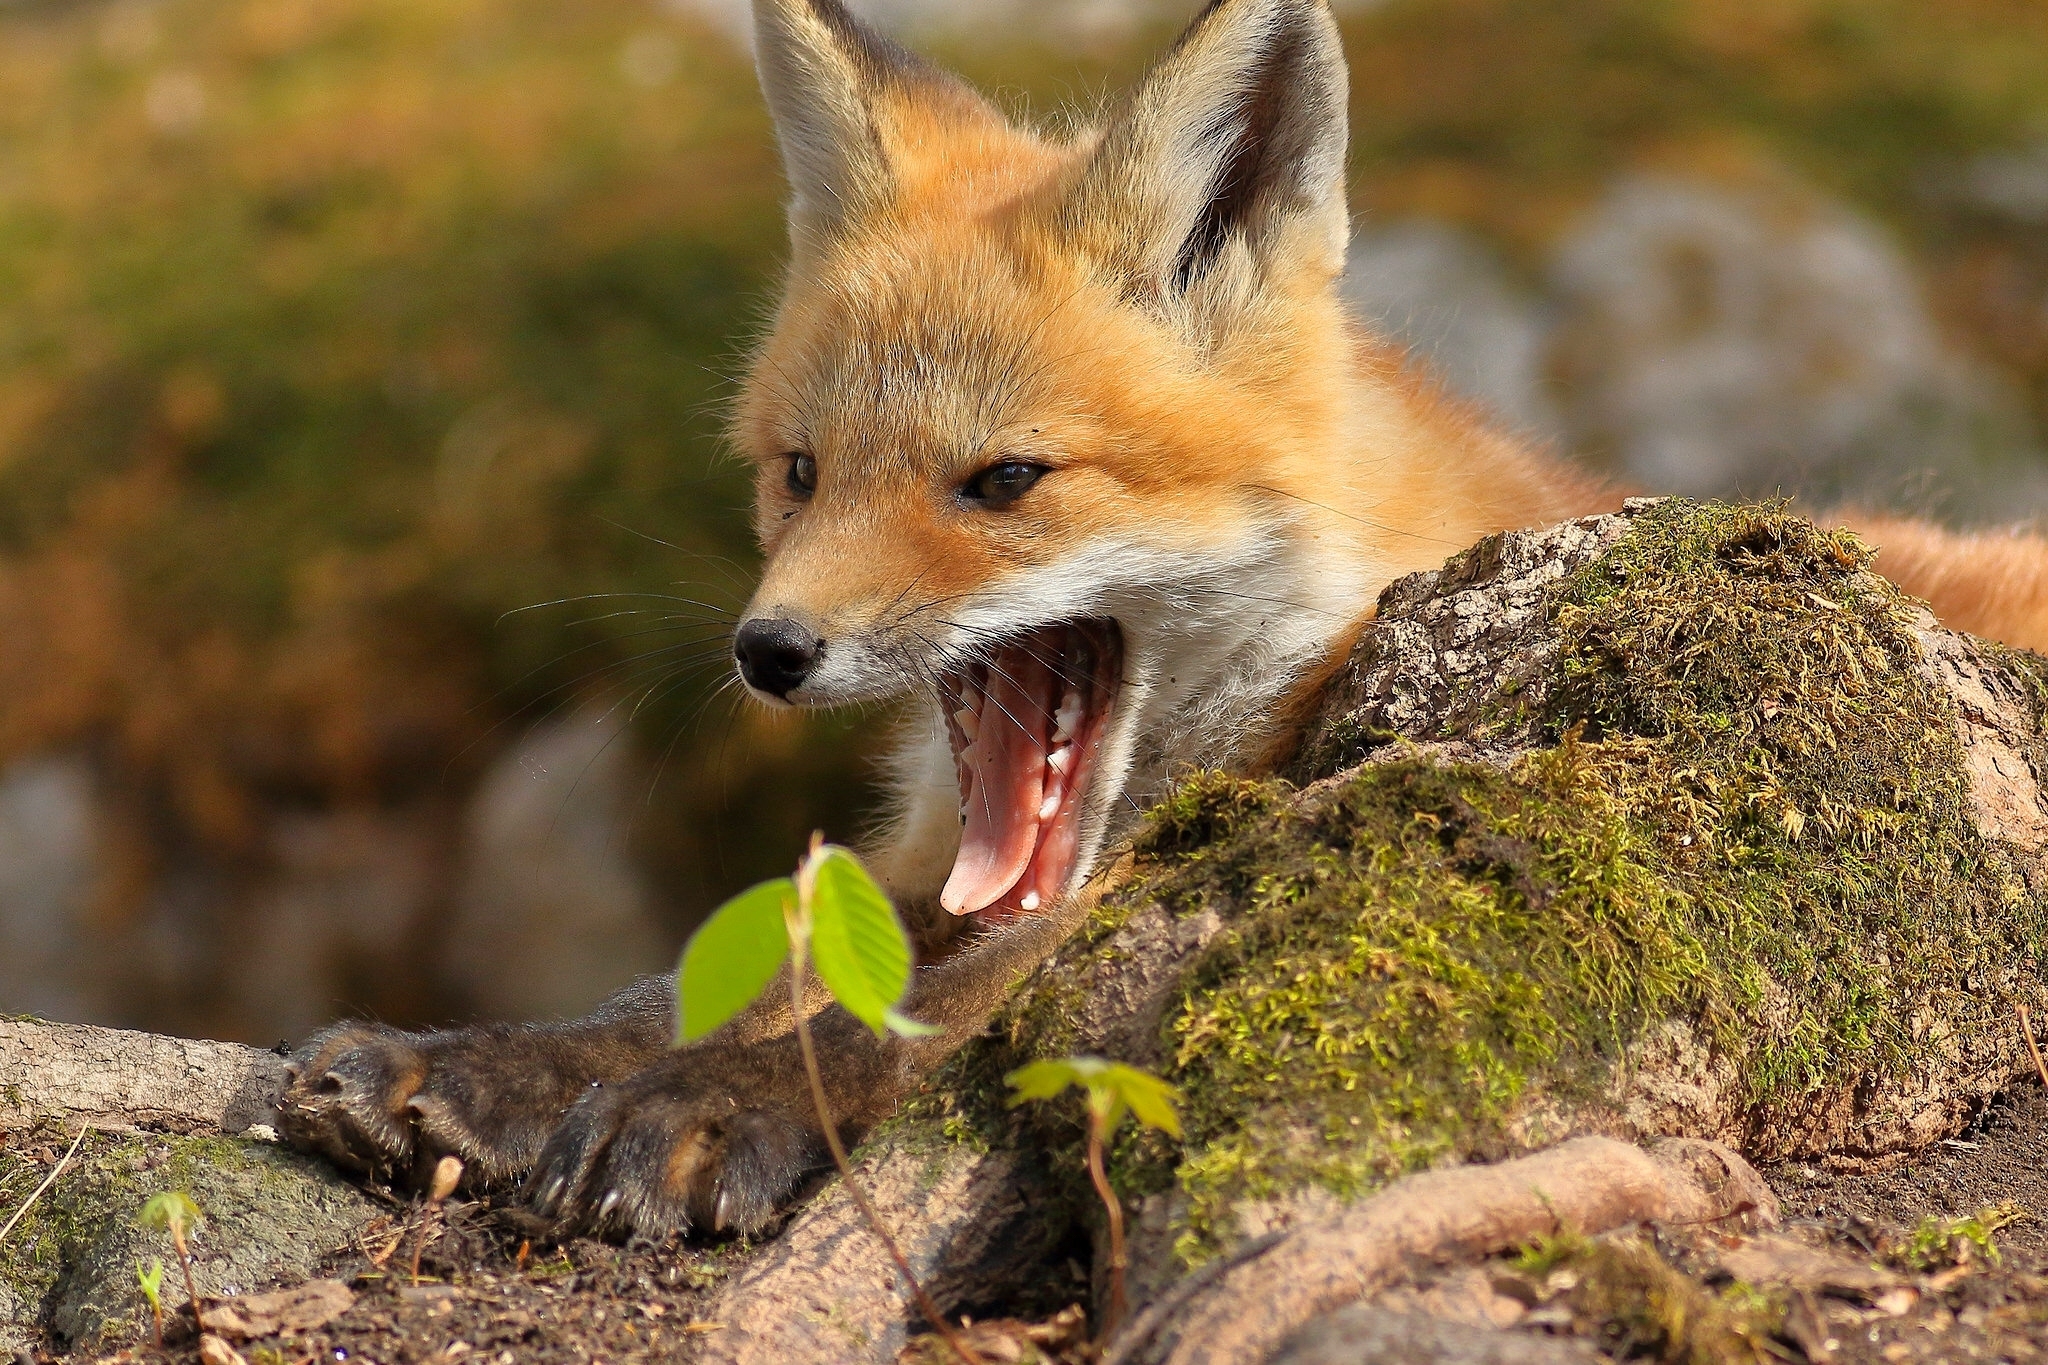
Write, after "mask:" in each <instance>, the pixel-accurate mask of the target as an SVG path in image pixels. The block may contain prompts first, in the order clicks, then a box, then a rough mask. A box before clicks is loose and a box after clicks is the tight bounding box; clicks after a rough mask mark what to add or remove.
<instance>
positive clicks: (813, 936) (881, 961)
mask: <svg viewBox="0 0 2048 1365" xmlns="http://www.w3.org/2000/svg"><path fill="white" fill-rule="evenodd" d="M793 946H794V947H796V948H797V949H799V950H800V951H802V952H803V953H805V954H806V955H808V956H810V957H811V958H812V960H813V961H815V963H816V965H817V969H818V977H819V979H820V980H822V981H823V982H824V983H825V988H826V990H827V991H829V992H830V993H831V995H832V998H833V999H834V1000H835V1001H837V1002H838V1003H839V1005H840V1006H841V1007H842V1008H844V1009H845V1010H846V1012H847V1013H849V1014H851V1015H853V1017H854V1018H856V1019H858V1020H860V1021H861V1022H862V1023H864V1024H866V1025H867V1026H868V1027H869V1028H871V1029H873V1030H874V1031H875V1034H876V1036H877V1037H880V1036H882V1035H884V1034H886V1033H890V1032H894V1033H897V1034H901V1035H903V1036H905V1037H916V1036H920V1035H924V1034H929V1033H933V1032H936V1030H935V1029H933V1028H932V1027H931V1026H929V1025H926V1024H923V1023H920V1022H918V1021H917V1020H915V1019H910V1018H907V1017H906V1016H904V1015H903V1014H901V1013H899V1012H898V1011H897V1009H896V1006H897V1005H899V1004H901V1003H902V1000H903V996H904V994H905V992H907V991H908V990H909V989H910V940H909V938H908V936H907V935H905V934H904V932H903V924H902V921H900V920H899V919H898V918H897V917H896V909H895V907H894V906H892V905H890V904H889V898H888V896H886V895H885V894H883V892H882V889H881V888H880V887H879V886H877V885H875V880H874V878H873V877H871V876H869V875H868V870H867V869H866V868H864V867H862V866H861V864H860V860H859V859H858V858H856V857H854V855H853V854H852V853H850V852H848V851H847V850H846V849H843V848H836V847H833V846H832V845H829V844H823V845H819V846H818V847H816V848H815V849H814V850H813V851H812V852H810V853H808V854H806V855H805V856H804V859H803V861H802V862H801V863H800V864H798V866H797V874H796V877H795V878H794V880H792V879H789V878H783V879H781V880H779V881H772V882H765V883H763V884H762V885H760V886H757V887H754V888H753V889H751V890H749V891H745V892H742V893H741V894H740V895H738V896H736V897H734V898H733V899H732V900H730V901H727V902H726V903H725V904H724V905H722V906H720V907H719V908H718V909H717V910H716V911H714V912H712V915H711V918H710V919H708V920H706V921H705V922H704V925H703V927H701V928H700V929H698V931H697V932H696V933H695V934H692V935H691V936H690V941H689V942H688V943H687V944H685V945H684V947H683V960H682V966H681V968H680V969H679V970H678V972H677V973H676V988H677V990H678V992H679V993H680V999H679V1001H678V1011H677V1014H678V1018H679V1019H680V1020H681V1025H680V1028H679V1031H678V1035H677V1039H676V1042H677V1045H678V1046H680V1045H681V1044H683V1043H687V1042H691V1041H694V1040H695V1039H698V1038H701V1037H703V1036H704V1035H705V1034H707V1033H709V1032H710V1031H711V1030H712V1029H715V1028H717V1027H718V1026H719V1025H720V1024H723V1023H725V1022H726V1021H727V1020H728V1019H730V1018H732V1017H733V1016H734V1015H735V1014H738V1013H739V1012H740V1011H741V1010H743V1009H745V1008H746V1007H747V1006H748V1005H750V1004H752V1003H753V1002H754V1001H755V1000H757V999H758V998H760V995H761V992H762V991H764V990H766V989H767V987H768V983H769V982H770V981H772V980H773V979H774V977H775V973H776V971H777V970H778V969H779V968H780V967H781V965H782V963H783V961H784V960H785V959H786V958H788V957H789V956H790V952H791V949H792V947H793Z"/></svg>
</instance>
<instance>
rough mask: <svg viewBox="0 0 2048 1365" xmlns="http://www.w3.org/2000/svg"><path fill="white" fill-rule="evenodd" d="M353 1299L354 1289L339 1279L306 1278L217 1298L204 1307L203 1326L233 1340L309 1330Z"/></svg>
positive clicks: (343, 1310) (344, 1308) (323, 1323)
mask: <svg viewBox="0 0 2048 1365" xmlns="http://www.w3.org/2000/svg"><path fill="white" fill-rule="evenodd" d="M355 1301H356V1295H355V1291H354V1290H352V1289H350V1288H349V1287H348V1286H347V1285H345V1284H343V1283H342V1282H341V1281H340V1280H308V1281H306V1283H304V1284H301V1285H294V1286H292V1287H291V1288H290V1289H278V1290H274V1291H272V1292H271V1293H268V1294H237V1295H236V1296H235V1297H233V1298H231V1299H220V1300H217V1301H215V1302H214V1303H211V1304H208V1305H207V1307H206V1325H207V1326H208V1327H209V1328H211V1329H212V1330H213V1331H215V1332H217V1333H219V1334H220V1335H222V1336H224V1337H228V1338H231V1339H233V1340H236V1341H248V1340H250V1339H251V1338H253V1337H267V1336H274V1335H276V1334H278V1333H280V1332H310V1331H312V1330H313V1329H314V1328H316V1327H325V1326H326V1325H327V1324H328V1323H330V1322H332V1321H334V1320H335V1319H336V1318H338V1317H340V1316H341V1315H342V1314H343V1313H346V1312H347V1311H348V1310H349V1308H350V1307H351V1306H353V1305H354V1303H355Z"/></svg>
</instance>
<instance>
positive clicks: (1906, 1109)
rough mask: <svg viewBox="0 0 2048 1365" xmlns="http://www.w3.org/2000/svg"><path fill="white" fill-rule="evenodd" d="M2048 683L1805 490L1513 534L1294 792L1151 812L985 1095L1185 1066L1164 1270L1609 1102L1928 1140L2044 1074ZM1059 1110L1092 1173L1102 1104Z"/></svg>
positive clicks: (1155, 1249) (1342, 723)
mask: <svg viewBox="0 0 2048 1365" xmlns="http://www.w3.org/2000/svg"><path fill="white" fill-rule="evenodd" d="M2044 699H2048V661H2044V660H2041V659H2039V658H2036V657H2034V656H2029V655H2025V654H2022V653H2019V652H2015V651H2011V650H2006V649H2003V648H2000V647H1998V646H1994V645H1989V644H1986V643H1984V642H1981V641H1974V640H1970V639H1968V638H1967V637H1963V636H1959V635H1956V634H1954V633H1953V632H1948V631H1945V630H1942V629H1941V628H1939V627H1938V626H1936V625H1935V624H1934V623H1933V622H1932V621H1931V620H1929V619H1928V618H1927V616H1926V614H1925V612H1924V610H1922V609H1920V608H1919V607H1918V606H1917V605H1916V604H1914V603H1912V602H1910V601H1908V600H1906V599H1903V598H1902V597H1901V596H1900V595H1899V594H1898V593H1897V592H1896V590H1895V589H1893V588H1892V587H1891V586H1890V585H1889V584H1887V583H1885V582H1884V581H1883V580H1882V579H1881V578H1879V577H1878V576H1877V575H1876V574H1875V573H1873V572H1872V571H1871V569H1870V558H1869V554H1868V552H1867V551H1866V550H1865V549H1864V548H1863V547H1862V546H1861V545H1860V544H1859V543H1858V542H1856V541H1855V540H1854V538H1853V537H1850V536H1848V535H1846V534H1842V533H1835V532H1824V531H1820V530H1817V529H1816V528H1814V527H1813V526H1811V525H1810V524H1809V523H1806V522H1804V521H1802V520H1801V519H1799V518H1796V517H1793V516H1790V515H1789V514H1787V513H1785V512H1783V511H1782V510H1780V509H1775V508H1768V507H1767V508H1753V507H1752V508H1731V507H1720V506H1714V505H1702V504H1695V503H1689V502H1685V501H1683V500H1671V501H1664V502H1656V501H1639V502H1634V503H1631V504H1630V505H1629V507H1628V508H1627V510H1626V511H1625V512H1624V513H1623V514H1621V515H1618V516H1612V517H1599V518H1589V519H1586V520H1584V521H1580V522H1574V523H1570V524H1567V525H1564V526H1559V527H1552V528H1548V529H1546V530H1543V531H1533V532H1526V533H1514V534H1508V535H1502V536H1495V537H1489V538H1488V539H1487V540H1486V541H1483V542H1481V543H1480V544H1479V545H1477V546H1475V547H1473V548H1472V549H1471V550H1468V551H1466V552H1464V553H1463V554H1461V555H1458V556H1456V557H1455V558H1453V559H1452V560H1451V561H1450V562H1449V563H1448V564H1446V566H1445V567H1444V568H1443V569H1441V570H1438V571H1435V572H1432V573H1427V574H1421V575H1416V576H1414V577H1411V578H1409V579H1404V580H1402V581H1400V582H1398V583H1395V584H1393V585H1392V586H1390V587H1389V588H1388V589H1387V591H1386V592H1385V593H1384V594H1383V595H1382V597H1381V600H1380V605H1379V614H1378V619H1377V620H1376V622H1375V623H1374V624H1373V626H1372V627H1371V628H1370V629H1368V630H1367V631H1366V632H1365V634H1364V635H1363V636H1362V638H1361V639H1360V641H1359V644H1358V646H1357V648H1356V650H1355V652H1354V654H1353V656H1352V658H1351V659H1350V660H1349V662H1348V663H1347V665H1346V666H1345V667H1344V668H1343V669H1341V670H1340V671H1339V673H1338V674H1337V675H1336V677H1335V678H1334V679H1333V681H1332V684H1331V687H1330V690H1329V692H1328V693H1327V695H1326V698H1325V703H1324V706H1323V709H1322V711H1321V712H1320V714H1319V715H1318V716H1317V717H1316V718H1315V719H1314V721H1313V723H1312V724H1311V725H1310V727H1309V731H1308V735H1307V738H1306V742H1305V743H1304V745H1303V749H1302V757H1301V759H1300V761H1299V762H1298V764H1297V765H1296V766H1295V768H1294V769H1293V770H1292V772H1291V773H1290V774H1289V776H1290V778H1291V779H1292V780H1291V781H1259V780H1246V779H1238V778H1230V777H1225V776H1222V775H1218V774H1208V775H1201V776H1197V777H1195V778H1193V779H1191V780H1190V781H1189V782H1188V783H1187V784H1186V785H1185V786H1184V787H1183V788H1182V789H1181V790H1180V791H1179V792H1177V793H1176V794H1175V795H1173V796H1172V797H1170V798H1169V799H1168V800H1167V801H1166V802H1164V803H1163V804H1162V805H1161V806H1160V807H1159V808H1158V809H1157V810H1156V811H1154V812H1153V814H1152V815H1151V817H1150V819H1149V823H1148V826H1147V828H1146V830H1145V831H1144V832H1143V833H1141V835H1140V836H1139V837H1138V839H1137V840H1136V844H1135V847H1134V850H1133V857H1132V860H1131V862H1130V864H1129V876H1128V878H1127V879H1126V880H1125V881H1124V883H1123V884H1122V885H1121V886H1120V887H1118V888H1115V889H1113V890H1111V891H1110V892H1109V893H1107V894H1106V895H1105V896H1104V898H1103V901H1102V903H1101V904H1100V906H1099V907H1098V908H1097V910H1096V911H1095V913H1094V914H1093V916H1092V917H1091V920H1090V922H1089V924H1088V925H1087V927H1086V928H1085V929H1084V930H1083V931H1082V932H1081V933H1080V934H1078V935H1077V936H1076V937H1075V938H1074V939H1072V940H1071V941H1070V942H1068V943H1067V944H1066V945H1064V946H1063V948H1062V949H1061V950H1060V951H1059V953H1057V954H1056V955H1055V957H1054V959H1053V960H1052V961H1050V962H1049V963H1048V964H1047V965H1046V966H1045V967H1044V968H1042V969H1041V970H1040V971H1039V972H1038V973H1037V974H1036V975H1035V976H1034V977H1033V978H1031V979H1030V980H1029V981H1028V982H1027V983H1026V985H1025V987H1024V989H1023V990H1022V991H1021V992H1020V993H1019V995H1018V996H1017V997H1016V998H1015V1000H1014V1001H1013V1003H1012V1004H1011V1006H1010V1007H1009V1008H1008V1010H1007V1011H1006V1013H1005V1016H1004V1017H1003V1018H1002V1019H1001V1020H1000V1021H999V1022H998V1028H997V1036H996V1037H995V1038H994V1039H992V1040H990V1041H989V1042H988V1043H986V1044H984V1045H981V1046H979V1047H977V1048H974V1049H970V1050H969V1051H968V1052H966V1053H963V1054H962V1056H961V1057H960V1058H959V1059H958V1060H957V1061H956V1062H955V1063H954V1064H953V1065H952V1067H951V1069H950V1070H949V1072H948V1073H947V1080H948V1083H949V1085H951V1086H952V1092H951V1093H952V1094H953V1095H954V1096H955V1099H956V1102H957V1103H958V1104H959V1105H960V1106H961V1108H962V1109H963V1110H964V1111H967V1112H977V1110H976V1106H977V1105H980V1106H983V1107H982V1109H981V1110H980V1111H978V1112H984V1113H991V1114H992V1113H993V1111H994V1104H995V1102H996V1101H997V1100H998V1099H999V1097H1000V1094H1001V1088H1000V1077H1001V1075H1002V1074H1003V1073H1004V1072H1005V1071H1007V1070H1008V1069H1010V1068H1012V1067H1014V1066H1016V1065H1019V1064H1021V1063H1022V1062H1024V1061H1027V1060H1030V1059H1032V1058H1035V1057H1039V1056H1057V1055H1066V1054H1072V1053H1100V1054H1103V1055H1109V1056H1114V1057H1117V1058H1119V1059H1120V1060H1124V1061H1129V1062H1134V1063H1137V1064H1140V1065H1147V1066H1151V1067H1154V1068H1156V1069H1158V1070H1160V1071H1161V1072H1163V1073H1164V1074H1165V1075H1166V1076H1167V1078H1168V1079H1170V1080H1172V1081H1174V1082H1175V1083H1176V1084H1178V1085H1179V1086H1180V1087H1181V1089H1182V1090H1183V1092H1184V1095H1185V1102H1184V1112H1183V1118H1184V1121H1185V1124H1186V1129H1187V1132H1186V1138H1185V1141H1184V1142H1182V1143H1180V1144H1171V1143H1168V1142H1166V1141H1164V1140H1163V1139H1160V1138H1157V1137H1155V1136H1147V1137H1131V1138H1128V1139H1127V1140H1126V1141H1124V1142H1123V1143H1121V1144H1119V1148H1118V1150H1117V1151H1115V1152H1114V1153H1113V1154H1112V1166H1113V1168H1114V1170H1115V1172H1116V1175H1117V1178H1118V1179H1119V1182H1120V1183H1121V1185H1122V1187H1123V1188H1124V1189H1126V1190H1127V1191H1129V1192H1130V1194H1131V1196H1132V1198H1133V1200H1134V1203H1135V1208H1134V1214H1135V1216H1134V1218H1133V1219H1132V1242H1133V1246H1132V1258H1133V1278H1134V1286H1133V1288H1134V1299H1136V1300H1137V1301H1139V1302H1143V1301H1145V1300H1146V1299H1147V1298H1151V1297H1157V1296H1160V1295H1170V1294H1171V1293H1173V1292H1176V1291H1175V1285H1176V1283H1177V1282H1181V1281H1182V1277H1184V1276H1186V1275H1187V1271H1188V1267H1189V1266H1190V1264H1197V1265H1199V1264H1204V1263H1209V1264H1213V1263H1215V1262H1216V1258H1218V1257H1224V1258H1227V1257H1228V1256H1229V1255H1230V1254H1231V1249H1232V1248H1234V1247H1244V1246H1249V1245H1255V1244H1257V1242H1258V1241H1259V1240H1260V1239H1261V1238H1263V1237H1266V1236H1269V1235H1274V1234H1285V1233H1286V1232H1287V1230H1288V1229H1289V1228H1290V1227H1294V1226H1300V1225H1306V1224H1308V1223H1313V1222H1315V1221H1316V1220H1319V1219H1324V1218H1328V1217H1333V1216H1336V1214H1337V1211H1339V1210H1341V1209H1342V1208H1343V1207H1345V1206H1346V1205H1347V1204H1348V1203H1350V1202H1352V1201H1355V1200H1357V1199H1359V1198H1360V1197H1361V1196H1363V1195H1366V1194H1369V1193H1370V1192H1371V1191H1373V1190H1375V1189H1377V1188H1380V1187H1381V1186H1383V1185H1385V1184H1386V1183H1387V1182H1388V1181H1390V1180H1393V1179H1396V1178H1398V1177H1399V1176H1401V1175H1402V1174H1403V1173H1404V1172H1408V1171H1413V1170H1417V1169H1423V1168H1429V1167H1436V1166H1444V1165H1456V1164H1459V1163H1471V1162H1492V1161H1497V1160H1499V1159H1501V1158H1503V1157H1507V1156H1513V1155H1515V1154H1517V1153H1522V1152H1528V1151H1532V1150H1537V1149H1541V1148H1544V1147H1546V1146H1548V1145H1549V1144H1553V1143H1556V1142H1558V1141H1559V1140H1561V1139H1567V1138H1574V1137H1577V1136H1581V1135H1587V1134H1606V1135H1611V1136H1616V1137H1622V1138H1627V1139H1632V1140H1638V1141H1647V1140H1654V1139H1657V1138H1660V1137H1666V1136H1684V1137H1689V1138H1711V1139H1715V1140H1718V1141H1720V1142H1723V1143H1726V1144H1728V1145H1729V1146H1732V1147H1735V1148H1738V1149H1740V1150H1741V1151H1743V1152H1744V1153H1745V1154H1746V1155H1751V1156H1760V1157H1770V1158H1780V1157H1801V1158H1808V1159H1814V1160H1824V1161H1827V1162H1829V1163H1831V1164H1853V1163H1856V1162H1859V1161H1869V1160H1875V1159H1883V1158H1886V1157H1892V1156H1897V1155H1899V1154H1904V1153H1911V1152H1915V1151H1919V1150H1922V1149H1924V1148H1926V1147H1927V1146H1928V1145H1930V1144H1932V1143H1934V1142H1936V1141H1938V1140H1940V1139H1941V1138H1943V1137H1945V1136H1949V1135H1951V1134H1953V1133H1955V1132H1956V1131H1958V1130H1959V1129H1960V1128H1961V1127H1962V1126H1963V1125H1964V1124H1965V1123H1966V1122H1967V1121H1968V1120H1969V1118H1970V1116H1971V1115H1972V1114H1973V1113H1975V1112H1976V1111H1977V1110H1978V1109H1980V1108H1981V1106H1982V1105H1983V1104H1984V1103H1985V1102H1986V1101H1987V1100H1988V1099H1990V1098H1991V1097H1992V1096H1994V1095H1996V1094H1997V1093H1999V1092H2000V1091H2001V1090H2003V1089H2004V1088H2005V1087H2007V1086H2008V1085H2010V1084H2011V1083H2012V1082H2013V1081H2014V1080H2015V1079H2016V1078H2018V1077H2020V1076H2022V1075H2024V1074H2026V1072H2027V1071H2028V1069H2029V1067H2030V1062H2029V1060H2028V1058H2027V1056H2026V1053H2025V1049H2024V1046H2023V1045H2022V1044H2021V1043H2020V1041H2019V1040H2018V1036H2017V1031H2016V1029H2015V1027H2014V1023H2013V1019H2014V1007H2015V1006H2016V1005H2019V1004H2026V1005H2029V1006H2030V1007H2032V1008H2035V1009H2036V1010H2039V1009H2040V1008H2041V1006H2042V1002H2043V998H2044V997H2043V990H2042V986H2041V983H2040V975H2039V973H2040V966H2041V961H2042V957H2043V953H2044V948H2048V861H2044V855H2043V845H2044V842H2048V841H2044V839H2043V837H2042V832H2043V826H2042V821H2043V820H2044V818H2048V806H2044V804H2043V802H2042V799H2041V781H2042V778H2043V776H2044V775H2048V744H2044V741H2043V740H2042V738H2041V736H2042V734H2043V733H2044V727H2043V723H2042V722H2043V714H2044V709H2043V703H2044ZM1878 1002H1882V1003H1881V1004H1880V1003H1878ZM1026 1122H1027V1123H1028V1124H1029V1125H1030V1128H1029V1131H1028V1135H1027V1136H1026V1137H1025V1138H1024V1141H1026V1142H1028V1143H1030V1144H1033V1145H1035V1146H1037V1147H1039V1148H1040V1149H1041V1150H1043V1151H1044V1152H1045V1154H1046V1158H1047V1160H1048V1161H1049V1163H1050V1164H1051V1165H1052V1166H1053V1168H1054V1169H1060V1168H1061V1167H1062V1166H1063V1165H1066V1164H1068V1163H1074V1164H1076V1165H1077V1164H1078V1153H1079V1148H1078V1141H1079V1139H1078V1132H1079V1130H1078V1128H1077V1126H1076V1125H1075V1123H1074V1121H1073V1118H1072V1116H1071V1114H1062V1113H1060V1112H1059V1111H1058V1109H1057V1107H1056V1106H1036V1107H1034V1108H1033V1110H1032V1112H1031V1115H1030V1117H1029V1118H1027V1120H1026ZM1098 1259H1100V1257H1099V1256H1098ZM1247 1302H1249V1301H1247ZM1338 1306H1341V1304H1338V1303H1332V1304H1326V1305H1323V1308H1324V1309H1329V1308H1334V1307H1338ZM1246 1311H1249V1309H1248V1308H1247V1309H1246ZM1190 1358H1192V1357H1190ZM1213 1358H1215V1359H1219V1360H1220V1359H1224V1358H1227V1357H1226V1356H1223V1355H1218V1356H1215V1357H1213ZM1246 1358H1252V1357H1246Z"/></svg>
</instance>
